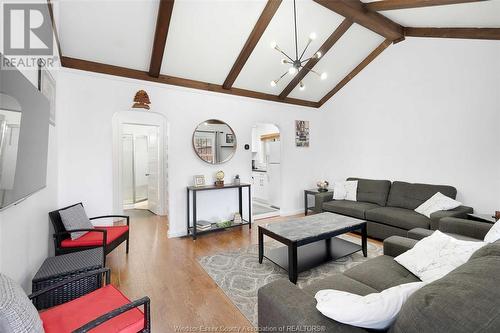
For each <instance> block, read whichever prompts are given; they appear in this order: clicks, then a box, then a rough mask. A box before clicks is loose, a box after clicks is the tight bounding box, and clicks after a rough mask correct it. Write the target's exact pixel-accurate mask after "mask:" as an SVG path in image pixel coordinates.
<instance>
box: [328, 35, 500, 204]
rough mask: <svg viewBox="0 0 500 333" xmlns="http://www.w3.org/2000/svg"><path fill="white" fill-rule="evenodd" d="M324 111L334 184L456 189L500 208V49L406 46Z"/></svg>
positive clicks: (457, 44)
mask: <svg viewBox="0 0 500 333" xmlns="http://www.w3.org/2000/svg"><path fill="white" fill-rule="evenodd" d="M323 109H324V111H326V114H327V119H328V120H326V121H325V122H328V123H329V124H330V135H329V136H328V141H329V149H328V151H329V152H330V153H329V154H328V156H331V157H332V159H331V165H332V166H331V170H330V171H331V173H330V175H331V176H334V177H335V178H344V177H347V176H358V177H368V178H380V179H391V180H406V181H412V182H424V183H441V184H450V185H453V186H455V187H456V188H457V189H458V199H459V200H461V201H463V202H464V203H465V204H467V205H470V206H473V207H474V208H475V209H476V211H478V212H482V213H492V212H493V211H494V210H495V209H496V210H498V209H499V208H500V153H499V152H500V151H499V146H500V127H499V126H500V42H498V41H473V40H458V39H456V40H453V39H421V38H419V39H416V38H408V39H407V40H406V41H404V42H402V43H400V44H397V45H393V46H391V47H389V48H388V49H387V50H386V51H384V53H382V54H381V55H380V56H379V57H378V58H377V59H376V60H375V61H374V62H373V63H371V64H370V65H369V66H368V67H367V68H365V69H364V70H363V71H362V72H361V73H360V74H359V75H358V76H357V77H356V78H354V79H353V80H352V81H351V82H349V83H348V85H347V86H345V87H344V88H343V89H342V90H341V91H340V92H339V93H338V94H337V95H335V96H334V97H333V98H332V99H331V100H330V101H329V102H328V103H327V104H326V105H324V106H323Z"/></svg>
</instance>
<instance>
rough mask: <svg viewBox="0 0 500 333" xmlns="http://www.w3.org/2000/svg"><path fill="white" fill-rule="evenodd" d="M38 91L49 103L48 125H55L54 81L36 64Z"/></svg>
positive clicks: (40, 65)
mask: <svg viewBox="0 0 500 333" xmlns="http://www.w3.org/2000/svg"><path fill="white" fill-rule="evenodd" d="M38 90H39V91H40V92H41V93H42V94H44V95H45V97H47V99H48V100H49V103H50V116H49V124H51V125H53V126H55V125H56V81H54V78H53V77H52V75H51V74H50V72H49V71H48V70H47V68H45V66H43V64H42V62H40V61H39V62H38Z"/></svg>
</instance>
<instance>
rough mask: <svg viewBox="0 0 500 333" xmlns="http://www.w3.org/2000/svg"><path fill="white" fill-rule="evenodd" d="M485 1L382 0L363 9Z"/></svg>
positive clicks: (403, 7)
mask: <svg viewBox="0 0 500 333" xmlns="http://www.w3.org/2000/svg"><path fill="white" fill-rule="evenodd" d="M480 1H487V0H383V1H374V2H370V3H367V4H365V8H366V9H369V10H373V11H383V10H394V9H409V8H421V7H431V6H444V5H455V4H461V3H468V2H480Z"/></svg>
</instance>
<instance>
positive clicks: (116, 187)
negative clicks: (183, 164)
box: [112, 110, 170, 215]
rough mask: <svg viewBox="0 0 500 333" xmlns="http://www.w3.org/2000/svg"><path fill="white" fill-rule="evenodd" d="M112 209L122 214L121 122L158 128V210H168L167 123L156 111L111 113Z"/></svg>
mask: <svg viewBox="0 0 500 333" xmlns="http://www.w3.org/2000/svg"><path fill="white" fill-rule="evenodd" d="M112 122H113V211H114V212H116V213H117V214H123V192H122V172H123V171H122V154H123V152H122V149H121V137H122V135H123V127H122V125H123V124H137V125H152V126H158V128H159V137H158V142H159V151H160V163H159V165H160V172H159V173H158V178H159V183H160V188H159V189H158V190H159V212H160V215H167V214H168V212H169V211H170V207H169V204H170V200H169V198H168V194H169V191H168V169H167V166H168V123H167V118H166V117H165V116H164V115H162V114H161V113H158V112H151V111H140V110H138V111H119V112H116V113H115V114H114V115H113V118H112Z"/></svg>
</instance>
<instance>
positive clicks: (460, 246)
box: [394, 230, 486, 283]
mask: <svg viewBox="0 0 500 333" xmlns="http://www.w3.org/2000/svg"><path fill="white" fill-rule="evenodd" d="M484 245H486V243H484V242H474V241H464V240H458V239H456V238H453V237H451V236H448V235H446V234H443V233H442V232H440V231H439V230H436V231H434V232H433V233H432V235H430V236H429V237H425V238H424V239H422V240H420V241H419V242H418V243H417V244H415V246H414V247H413V248H412V249H411V250H408V251H406V252H405V253H403V254H400V255H399V256H397V257H396V258H394V260H396V261H397V262H398V263H399V264H400V265H402V266H403V267H405V268H406V269H407V270H409V271H410V272H412V273H413V274H415V275H416V276H418V278H419V279H420V280H422V281H424V282H429V283H430V282H433V281H435V280H437V279H440V278H442V277H443V276H445V275H446V274H448V273H449V272H451V271H452V270H454V269H455V268H457V267H459V266H461V265H463V264H465V263H466V262H467V260H469V258H470V257H471V255H472V254H473V253H474V252H476V251H477V250H478V249H480V248H481V247H483V246H484Z"/></svg>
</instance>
